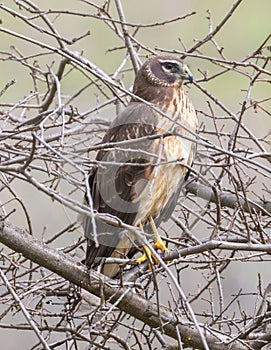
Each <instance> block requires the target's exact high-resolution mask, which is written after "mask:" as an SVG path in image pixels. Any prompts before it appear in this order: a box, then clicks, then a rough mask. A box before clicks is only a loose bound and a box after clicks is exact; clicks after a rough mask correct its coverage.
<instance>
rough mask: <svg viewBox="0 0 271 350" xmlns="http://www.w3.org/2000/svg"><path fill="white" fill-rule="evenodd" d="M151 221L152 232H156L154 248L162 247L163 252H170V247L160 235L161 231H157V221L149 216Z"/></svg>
mask: <svg viewBox="0 0 271 350" xmlns="http://www.w3.org/2000/svg"><path fill="white" fill-rule="evenodd" d="M149 222H150V225H151V228H152V232H153V233H154V236H155V238H154V244H153V248H154V249H160V250H161V252H162V253H165V252H166V253H168V252H169V250H168V248H167V247H166V246H165V245H164V243H163V241H162V239H161V237H160V236H159V233H158V231H157V228H156V226H155V223H154V221H153V217H152V216H149Z"/></svg>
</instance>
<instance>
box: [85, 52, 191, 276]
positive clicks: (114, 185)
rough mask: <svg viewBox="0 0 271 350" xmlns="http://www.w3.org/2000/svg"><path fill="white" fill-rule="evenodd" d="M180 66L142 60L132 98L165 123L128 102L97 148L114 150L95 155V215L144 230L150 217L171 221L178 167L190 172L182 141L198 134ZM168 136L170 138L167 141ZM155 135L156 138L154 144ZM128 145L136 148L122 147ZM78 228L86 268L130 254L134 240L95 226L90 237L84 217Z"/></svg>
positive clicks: (107, 269)
mask: <svg viewBox="0 0 271 350" xmlns="http://www.w3.org/2000/svg"><path fill="white" fill-rule="evenodd" d="M167 61H169V64H168V63H167ZM182 64H183V63H182V61H181V60H178V59H176V58H172V57H168V56H158V57H153V58H150V59H149V60H147V61H146V62H145V63H144V65H143V66H142V68H141V69H140V70H139V72H138V74H137V76H136V79H135V83H134V90H133V92H134V94H135V95H137V96H139V97H141V98H143V99H145V100H146V101H148V102H151V103H153V104H154V105H155V106H156V107H158V108H159V109H160V110H161V111H162V112H163V113H166V114H167V116H168V117H165V116H163V115H162V114H161V113H159V112H157V111H154V110H153V109H152V108H151V107H149V106H147V105H146V104H144V103H143V102H139V101H137V100H136V98H133V99H132V101H131V102H130V104H129V105H128V106H127V108H126V109H125V110H124V112H123V113H122V114H121V115H120V116H118V117H117V118H116V119H115V120H114V121H113V123H112V124H111V126H110V128H109V129H108V131H107V132H106V134H105V136H104V138H103V141H102V142H103V143H108V142H119V145H118V146H115V147H114V149H104V150H102V151H100V152H99V153H98V154H97V157H96V159H97V161H98V165H97V166H96V167H95V168H94V169H93V171H92V174H91V175H90V178H89V185H90V188H91V195H92V200H93V208H94V210H96V211H98V212H100V213H107V214H110V215H114V216H116V217H118V218H119V219H120V220H122V221H123V222H125V223H127V224H129V225H139V224H142V225H145V224H146V225H147V224H148V218H149V216H150V215H151V216H152V217H153V218H154V220H155V222H156V224H157V225H159V224H160V223H161V221H164V220H168V218H169V217H170V215H171V213H172V211H173V210H174V208H175V205H176V202H177V199H178V196H179V193H180V190H181V187H182V183H183V181H184V178H185V175H186V173H187V168H186V167H185V166H183V165H181V164H180V162H182V163H183V164H187V165H189V166H191V164H192V160H193V154H194V148H195V147H194V143H193V142H191V141H188V140H187V139H186V138H184V137H182V135H184V136H189V137H190V138H191V137H193V135H191V133H190V132H189V131H188V130H191V131H192V132H195V131H196V128H197V118H196V114H195V111H194V108H193V106H192V104H191V102H190V100H189V98H188V96H187V94H186V93H185V91H184V89H183V80H182V79H181V78H180V75H181V74H182V73H183V72H182ZM171 65H172V69H170V67H171ZM168 68H169V69H168ZM189 79H190V76H189ZM187 129H188V130H187ZM171 131H172V132H173V131H174V133H173V134H172V135H170V136H168V132H171ZM164 133H167V136H164ZM176 133H177V134H176ZM155 135H161V137H157V138H153V137H152V136H155ZM150 136H151V137H150ZM127 140H130V141H131V140H134V141H135V142H133V143H131V142H129V143H125V141H127ZM83 225H84V231H85V235H86V237H87V242H88V245H87V252H86V261H85V263H86V265H87V266H89V267H91V266H95V265H96V264H97V263H99V261H97V258H98V260H99V259H101V258H105V257H108V256H115V257H120V256H123V255H124V256H125V255H127V254H129V251H131V249H132V248H133V241H134V239H133V237H132V236H131V235H130V234H129V233H127V232H126V231H125V230H123V229H120V228H117V227H113V226H111V225H108V224H105V223H103V222H101V221H98V220H97V222H96V232H97V237H94V232H93V225H92V222H91V220H90V219H89V217H86V218H85V220H84V224H83ZM95 238H98V242H99V246H98V247H97V246H96V245H95V243H94V242H95ZM95 259H96V260H95ZM103 272H104V273H105V274H107V275H108V276H110V277H113V276H115V275H116V274H117V272H118V266H117V265H116V264H110V265H107V266H104V268H103Z"/></svg>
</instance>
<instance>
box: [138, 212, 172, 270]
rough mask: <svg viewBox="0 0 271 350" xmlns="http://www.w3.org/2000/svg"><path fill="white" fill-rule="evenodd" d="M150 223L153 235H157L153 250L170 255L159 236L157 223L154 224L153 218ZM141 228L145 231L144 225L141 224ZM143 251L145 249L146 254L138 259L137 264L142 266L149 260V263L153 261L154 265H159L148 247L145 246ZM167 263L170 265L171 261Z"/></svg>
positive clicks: (150, 218)
mask: <svg viewBox="0 0 271 350" xmlns="http://www.w3.org/2000/svg"><path fill="white" fill-rule="evenodd" d="M149 222H150V225H151V228H152V231H153V233H154V235H155V242H154V244H153V248H154V249H155V250H161V252H162V253H169V249H168V248H167V247H166V246H165V244H164V243H163V241H162V239H161V238H160V236H159V233H158V231H157V228H156V226H155V223H154V221H153V218H152V216H150V217H149ZM139 227H140V229H141V230H142V231H143V226H142V224H139ZM143 249H144V254H143V255H142V256H141V257H139V258H138V259H136V262H137V263H138V264H142V263H143V262H145V261H147V260H148V261H149V262H150V261H151V260H153V261H154V263H155V264H156V265H157V264H158V260H157V258H156V257H155V256H154V255H153V254H152V253H151V251H150V249H149V248H148V247H146V246H144V247H143ZM166 263H167V264H168V263H169V261H166Z"/></svg>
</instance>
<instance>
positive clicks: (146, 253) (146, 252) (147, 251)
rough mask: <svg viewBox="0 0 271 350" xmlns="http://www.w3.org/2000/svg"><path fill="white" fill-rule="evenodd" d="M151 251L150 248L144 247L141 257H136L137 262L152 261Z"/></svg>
mask: <svg viewBox="0 0 271 350" xmlns="http://www.w3.org/2000/svg"><path fill="white" fill-rule="evenodd" d="M151 256H152V254H151V251H150V248H148V247H144V254H142V255H141V256H140V257H139V258H137V259H136V262H137V264H142V263H144V262H145V261H147V260H148V261H151Z"/></svg>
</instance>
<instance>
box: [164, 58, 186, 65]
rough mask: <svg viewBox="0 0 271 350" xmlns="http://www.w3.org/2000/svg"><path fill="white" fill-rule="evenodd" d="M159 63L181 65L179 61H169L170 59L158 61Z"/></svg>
mask: <svg viewBox="0 0 271 350" xmlns="http://www.w3.org/2000/svg"><path fill="white" fill-rule="evenodd" d="M158 61H159V62H160V63H167V62H170V63H175V64H177V65H180V64H182V62H180V61H175V60H171V59H169V60H158Z"/></svg>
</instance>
